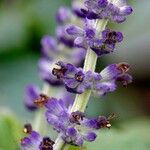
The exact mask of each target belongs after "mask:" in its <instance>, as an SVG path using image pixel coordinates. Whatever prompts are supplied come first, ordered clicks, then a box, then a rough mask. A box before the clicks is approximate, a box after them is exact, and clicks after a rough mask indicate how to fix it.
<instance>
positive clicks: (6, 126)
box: [0, 110, 22, 150]
mask: <svg viewBox="0 0 150 150" xmlns="http://www.w3.org/2000/svg"><path fill="white" fill-rule="evenodd" d="M21 131H22V130H21V125H20V123H19V120H18V119H17V118H16V117H15V116H14V115H13V114H12V112H9V111H6V110H5V112H3V113H2V114H0V149H1V150H17V149H18V150H19V145H18V143H19V140H20V138H21Z"/></svg>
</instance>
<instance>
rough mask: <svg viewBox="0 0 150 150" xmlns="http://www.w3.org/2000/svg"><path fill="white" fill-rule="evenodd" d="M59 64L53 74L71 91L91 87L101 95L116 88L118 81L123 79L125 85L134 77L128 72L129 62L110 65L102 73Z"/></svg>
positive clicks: (78, 91)
mask: <svg viewBox="0 0 150 150" xmlns="http://www.w3.org/2000/svg"><path fill="white" fill-rule="evenodd" d="M57 65H58V67H57V68H53V71H52V72H53V75H54V76H56V77H57V79H60V80H61V81H63V83H64V85H65V87H66V89H67V91H69V92H71V93H78V94H81V93H83V92H84V91H85V90H87V89H91V90H92V91H93V92H94V93H96V94H98V95H100V96H101V95H105V94H106V93H108V92H112V91H114V90H116V88H117V81H121V82H122V83H123V85H124V86H126V85H127V84H129V83H131V82H132V77H131V76H130V75H129V74H128V73H127V72H128V70H129V64H127V63H119V64H112V65H109V66H108V67H106V68H105V69H104V70H102V71H101V72H100V73H95V72H92V71H87V72H84V71H83V69H82V68H76V67H75V66H74V65H72V64H65V63H63V62H58V63H57Z"/></svg>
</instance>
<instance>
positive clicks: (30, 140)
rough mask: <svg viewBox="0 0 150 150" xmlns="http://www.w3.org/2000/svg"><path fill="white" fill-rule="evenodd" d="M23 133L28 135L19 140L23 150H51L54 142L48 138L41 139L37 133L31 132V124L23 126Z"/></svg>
mask: <svg viewBox="0 0 150 150" xmlns="http://www.w3.org/2000/svg"><path fill="white" fill-rule="evenodd" d="M23 131H24V133H26V134H28V136H27V137H24V138H23V139H21V146H22V148H23V150H29V149H30V150H31V149H36V150H53V145H54V142H53V141H52V140H51V139H50V138H49V137H42V136H41V135H40V134H39V133H38V132H36V131H33V130H32V126H31V124H25V126H24V130H23Z"/></svg>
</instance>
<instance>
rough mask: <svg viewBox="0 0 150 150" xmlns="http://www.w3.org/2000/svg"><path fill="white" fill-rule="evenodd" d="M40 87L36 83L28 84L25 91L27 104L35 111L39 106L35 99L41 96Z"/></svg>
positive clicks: (28, 107)
mask: <svg viewBox="0 0 150 150" xmlns="http://www.w3.org/2000/svg"><path fill="white" fill-rule="evenodd" d="M39 94H40V89H39V88H38V87H37V86H35V85H28V86H27V87H26V91H25V106H26V108H27V109H28V110H30V111H34V110H36V109H37V106H36V105H35V104H34V101H35V100H36V99H37V98H38V97H39Z"/></svg>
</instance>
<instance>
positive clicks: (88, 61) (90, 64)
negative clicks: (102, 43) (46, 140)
mask: <svg viewBox="0 0 150 150" xmlns="http://www.w3.org/2000/svg"><path fill="white" fill-rule="evenodd" d="M107 22H108V20H100V21H96V22H95V27H96V29H97V32H98V34H100V33H101V31H103V30H104V29H105V27H106V25H107ZM96 62H97V55H96V54H95V52H94V51H93V50H91V49H90V48H88V50H87V53H86V57H85V62H84V71H88V70H91V71H95V68H96ZM90 95H91V90H86V91H85V92H84V93H82V94H77V95H76V98H75V101H74V104H73V106H72V108H71V112H74V111H82V112H84V111H85V109H86V106H87V104H88V101H89V98H90ZM64 144H65V143H64V142H63V140H62V138H61V136H59V137H58V138H57V139H56V142H55V145H54V150H61V148H62V147H63V146H64Z"/></svg>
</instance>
